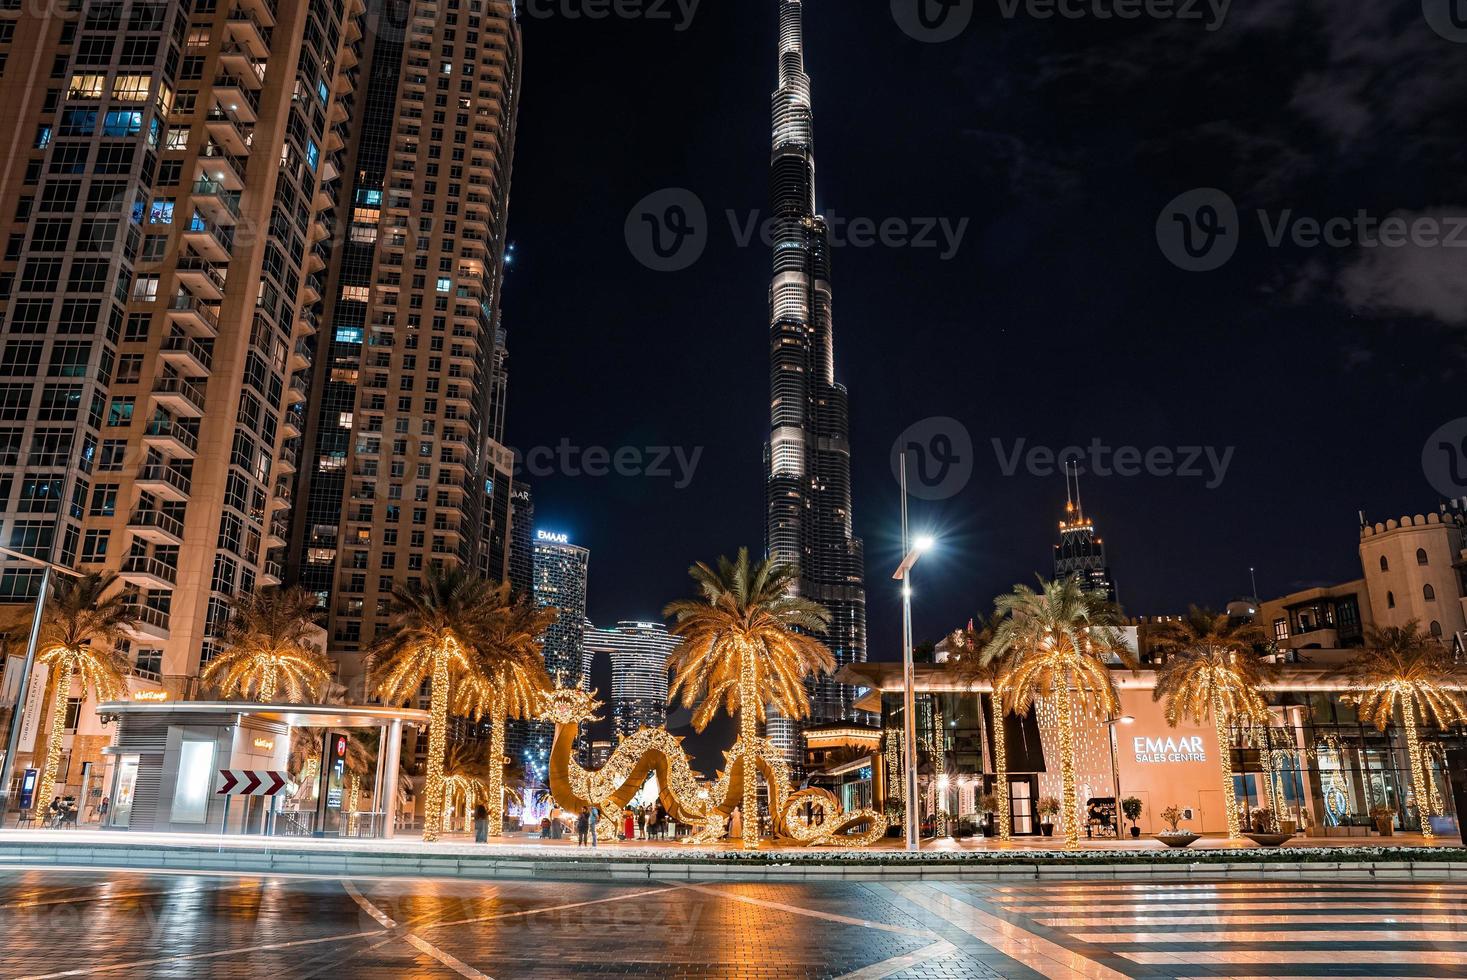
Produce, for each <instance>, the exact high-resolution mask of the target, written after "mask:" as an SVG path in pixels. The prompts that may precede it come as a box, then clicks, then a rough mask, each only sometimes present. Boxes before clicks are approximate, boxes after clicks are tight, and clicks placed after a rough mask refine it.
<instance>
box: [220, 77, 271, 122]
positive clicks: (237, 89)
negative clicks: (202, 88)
mask: <svg viewBox="0 0 1467 980" xmlns="http://www.w3.org/2000/svg"><path fill="white" fill-rule="evenodd" d="M250 78H251V80H254V81H258V79H255V78H254V76H253V75H251V76H250ZM214 101H215V102H217V103H218V104H219V108H221V109H223V110H224V111H225V112H228V113H232V114H233V115H234V116H235V118H237V119H238V120H239V121H240V122H242V123H250V124H251V125H253V124H254V122H255V121H256V120H257V119H258V118H259V112H260V95H259V93H258V92H256V91H255V90H254V89H252V88H250V86H249V83H248V82H246V81H245V80H244V79H243V78H241V77H240V76H238V75H220V76H219V77H218V78H216V79H214Z"/></svg>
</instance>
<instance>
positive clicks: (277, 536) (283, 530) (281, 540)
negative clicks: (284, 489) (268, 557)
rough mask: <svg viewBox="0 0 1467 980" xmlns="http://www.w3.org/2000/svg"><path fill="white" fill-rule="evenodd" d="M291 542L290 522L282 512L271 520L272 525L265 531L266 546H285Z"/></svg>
mask: <svg viewBox="0 0 1467 980" xmlns="http://www.w3.org/2000/svg"><path fill="white" fill-rule="evenodd" d="M289 543H290V522H289V521H287V520H286V519H285V515H283V514H282V515H280V516H279V517H276V518H274V519H272V520H271V521H270V526H269V527H268V528H267V529H266V531H265V547H267V548H284V547H285V546H286V545H287V544H289Z"/></svg>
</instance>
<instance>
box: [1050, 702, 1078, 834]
mask: <svg viewBox="0 0 1467 980" xmlns="http://www.w3.org/2000/svg"><path fill="white" fill-rule="evenodd" d="M1055 709H1056V713H1057V714H1058V715H1059V738H1060V775H1061V778H1062V779H1063V782H1064V803H1063V809H1064V820H1065V847H1066V848H1069V849H1071V850H1075V849H1078V848H1079V846H1080V817H1079V810H1080V801H1079V800H1078V799H1077V798H1076V795H1075V737H1074V731H1075V719H1074V717H1073V714H1074V707H1073V706H1072V705H1071V703H1070V679H1069V677H1068V676H1065V677H1062V678H1060V682H1059V685H1058V687H1057V689H1056V691H1055Z"/></svg>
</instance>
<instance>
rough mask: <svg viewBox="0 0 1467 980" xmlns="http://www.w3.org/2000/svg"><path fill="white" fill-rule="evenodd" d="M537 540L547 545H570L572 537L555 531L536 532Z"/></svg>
mask: <svg viewBox="0 0 1467 980" xmlns="http://www.w3.org/2000/svg"><path fill="white" fill-rule="evenodd" d="M535 540H537V541H544V542H545V543H547V544H570V535H569V534H559V533H557V532H555V531H536V532H535Z"/></svg>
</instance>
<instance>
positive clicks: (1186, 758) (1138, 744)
mask: <svg viewBox="0 0 1467 980" xmlns="http://www.w3.org/2000/svg"><path fill="white" fill-rule="evenodd" d="M1132 743H1133V745H1134V747H1135V751H1136V761H1137V762H1146V763H1155V762H1206V761H1207V752H1206V750H1205V749H1203V747H1202V736H1201V735H1183V736H1182V737H1181V738H1176V737H1173V736H1168V737H1166V738H1147V737H1146V736H1144V735H1138V736H1136V738H1135V739H1133V740H1132Z"/></svg>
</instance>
